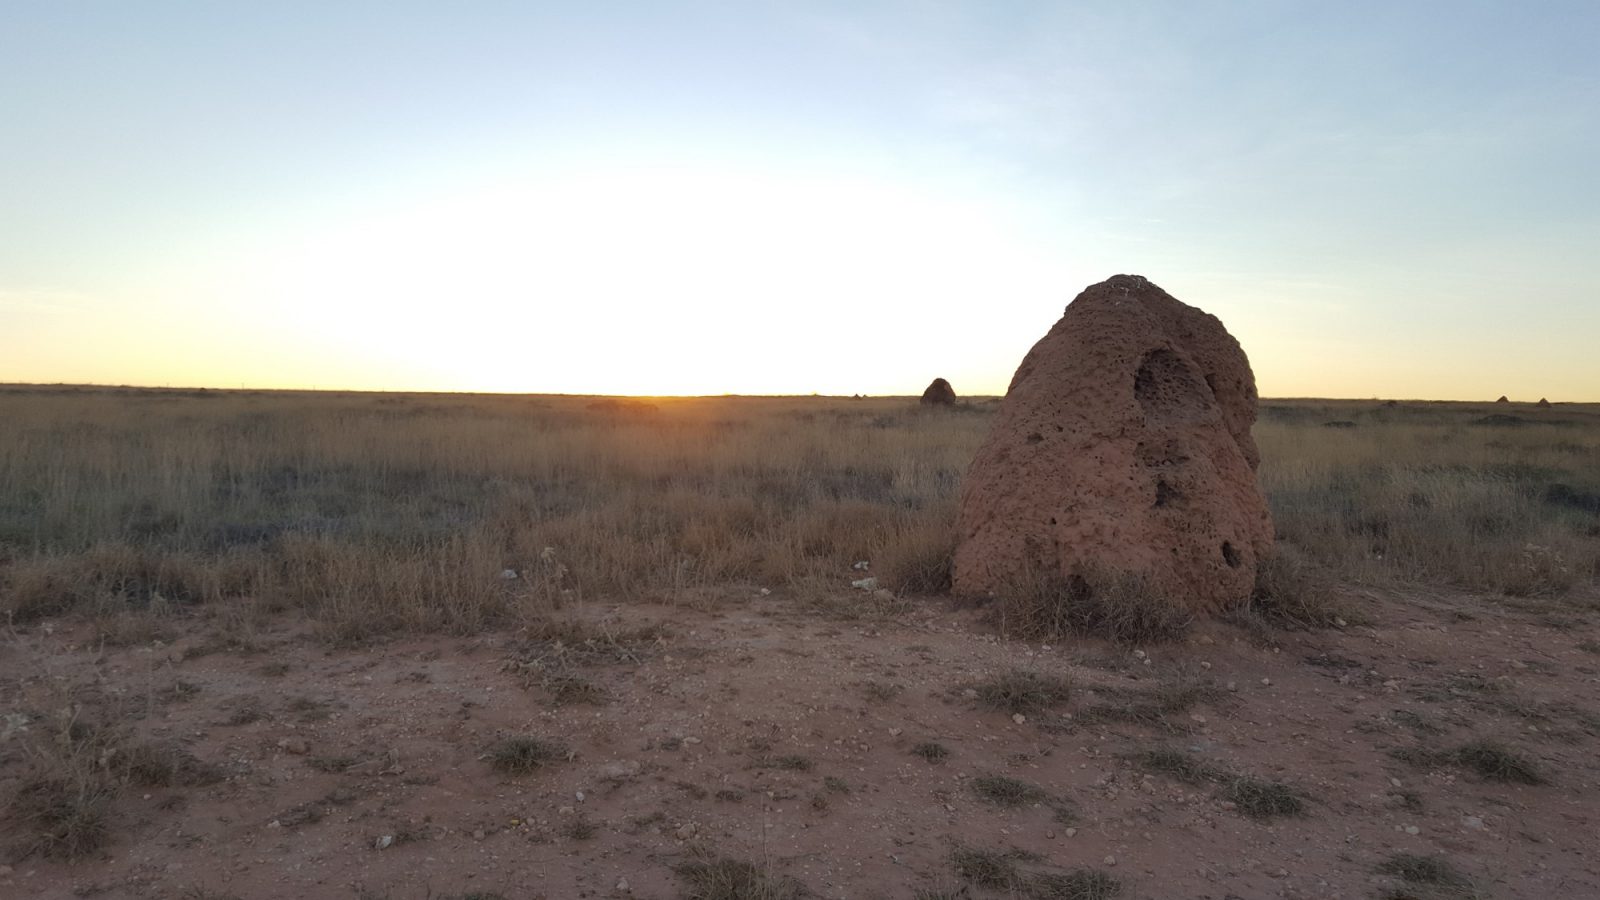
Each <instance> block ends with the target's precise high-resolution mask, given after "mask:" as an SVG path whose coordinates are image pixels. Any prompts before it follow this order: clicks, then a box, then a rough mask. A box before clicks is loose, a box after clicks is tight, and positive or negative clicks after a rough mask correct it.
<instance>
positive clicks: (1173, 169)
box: [0, 2, 1600, 400]
mask: <svg viewBox="0 0 1600 900" xmlns="http://www.w3.org/2000/svg"><path fill="white" fill-rule="evenodd" d="M0 22H3V23H4V24H3V26H0V380H6V381H89V382H111V383H137V384H212V385H219V386H237V385H240V384H247V385H251V386H284V387H301V386H313V385H315V386H321V387H361V388H420V389H440V390H472V389H487V390H528V391H576V392H587V391H595V392H602V391H604V392H629V393H677V392H693V393H699V392H708V393H720V392H785V393H809V392H812V391H822V392H831V393H854V392H857V391H860V392H873V393H882V392H899V393H909V392H915V391H919V390H920V389H921V387H922V386H923V385H925V384H926V383H927V381H928V380H930V379H931V378H932V377H933V376H935V375H943V376H945V377H948V378H950V379H951V381H952V382H954V383H955V385H956V388H957V390H958V391H965V392H974V393H976V392H998V391H1000V390H1002V389H1003V387H1004V385H1005V383H1006V381H1008V380H1009V377H1010V374H1011V371H1012V370H1013V369H1014V368H1015V366H1016V363H1017V362H1018V361H1019V360H1020V358H1021V355H1022V354H1023V353H1024V352H1025V351H1026V350H1027V348H1028V346H1030V345H1031V344H1032V342H1033V341H1034V340H1036V339H1037V338H1038V337H1039V336H1040V335H1042V334H1043V333H1044V331H1045V330H1046V329H1047V328H1048V327H1049V326H1050V324H1052V323H1053V322H1054V320H1055V318H1056V317H1057V316H1059V315H1060V310H1061V307H1062V306H1063V305H1064V304H1065V303H1066V302H1067V301H1068V300H1070V299H1071V298H1072V296H1073V295H1075V294H1076V293H1077V291H1078V290H1081V289H1082V288H1083V287H1084V286H1085V285H1087V284H1089V283H1092V282H1095V281H1099V280H1101V279H1103V278H1105V277H1108V276H1110V275H1112V274H1116V273H1118V272H1136V273H1139V274H1143V275H1146V276H1148V277H1149V278H1151V279H1152V280H1154V281H1156V282H1157V283H1158V284H1161V285H1162V286H1163V287H1165V288H1167V289H1168V290H1169V291H1170V292H1172V293H1173V294H1174V295H1176V296H1178V297H1179V298H1180V299H1183V300H1185V301H1187V302H1190V303H1193V304H1195V305H1198V306H1201V307H1202V308H1205V309H1206V310H1208V311H1210V312H1213V313H1216V314H1217V315H1219V316H1220V317H1222V319H1223V320H1224V322H1225V323H1226V324H1227V325H1228V327H1229V328H1230V330H1232V331H1233V332H1234V334H1235V335H1236V336H1237V337H1239V338H1240V340H1241V342H1242V343H1243V344H1244V346H1245V349H1246V351H1247V352H1248V353H1249V354H1250V356H1251V359H1252V362H1253V363H1254V365H1255V368H1256V371H1257V377H1258V380H1259V381H1260V383H1261V388H1262V391H1263V393H1265V394H1267V395H1278V396H1287V395H1322V396H1413V397H1438V398H1472V397H1489V398H1492V397H1494V396H1497V395H1499V394H1502V393H1507V394H1510V395H1512V396H1513V397H1514V398H1523V399H1536V398H1537V397H1538V396H1549V397H1551V399H1570V400H1577V399H1588V400H1595V399H1600V366H1597V365H1596V364H1595V362H1594V358H1595V356H1594V351H1593V346H1592V345H1593V335H1595V334H1600V296H1597V292H1596V287H1595V286H1596V284H1597V275H1600V261H1597V260H1600V253H1596V252H1595V248H1596V247H1600V212H1597V210H1600V178H1597V177H1596V176H1595V174H1594V171H1595V166H1594V162H1593V159H1594V158H1595V156H1596V150H1597V149H1600V54H1595V53H1594V52H1593V48H1594V47H1596V46H1600V4H1595V3H1561V2H1546V3H1531V4H1529V3H1518V4H1513V3H1483V2H1453V3H1428V2H1411V3H1345V4H1327V3H1297V2H1233V3H1201V2H1186V3H1177V2H1175V3H1126V2H1124V3H1023V2H1015V3H883V4H871V3H721V4H697V3H683V4H667V3H582V4H578V3H574V4H526V3H470V2H469V3H453V4H414V3H398V2H389V3H273V4H221V3H110V2H99V3H93V2H90V3H84V2H75V3H63V2H20V3H19V2H0Z"/></svg>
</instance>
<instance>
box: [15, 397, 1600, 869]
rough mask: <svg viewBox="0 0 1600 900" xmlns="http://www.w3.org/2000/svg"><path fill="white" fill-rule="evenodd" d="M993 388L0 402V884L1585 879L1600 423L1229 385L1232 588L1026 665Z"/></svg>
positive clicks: (1044, 645)
mask: <svg viewBox="0 0 1600 900" xmlns="http://www.w3.org/2000/svg"><path fill="white" fill-rule="evenodd" d="M994 405H995V404H994V402H993V401H992V400H987V399H978V400H974V401H969V402H968V403H967V404H966V405H965V406H963V407H960V408H958V409H956V410H950V411H926V410H922V409H920V408H918V406H917V405H916V404H915V403H914V401H912V400H909V399H905V398H877V399H860V400H851V399H843V398H763V399H751V398H703V399H686V400H655V401H648V402H646V401H624V400H607V399H595V398H578V397H511V396H428V395H405V396H401V395H358V394H296V393H253V392H211V391H204V392H201V391H149V390H137V391H136V390H100V389H76V388H45V387H13V388H0V616H3V617H4V618H3V620H4V621H5V622H6V624H7V625H8V626H9V627H7V628H6V630H5V632H4V640H3V641H0V662H3V663H4V665H0V713H3V714H4V715H0V796H3V797H4V798H5V802H4V803H0V807H3V808H4V810H5V812H4V814H0V894H4V893H5V891H6V890H8V889H10V888H12V887H15V886H17V885H22V884H24V882H28V879H36V880H34V881H31V882H28V886H29V887H30V888H33V889H36V893H35V894H30V895H37V896H49V897H56V896H60V897H68V896H80V895H82V894H83V893H93V892H96V891H99V892H102V893H116V892H117V891H125V892H129V893H137V892H145V893H147V894H149V895H152V896H154V895H158V894H159V895H166V896H174V895H176V896H280V895H283V894H284V893H285V892H288V893H295V894H296V895H297V896H331V894H328V893H326V891H327V890H329V888H328V886H329V885H345V886H349V885H356V886H360V885H367V886H369V887H371V888H372V890H371V891H370V892H359V891H358V895H359V896H394V897H410V896H421V895H422V893H421V892H420V891H417V890H413V888H415V887H416V884H415V880H416V879H415V876H416V875H417V873H419V872H421V873H424V874H426V876H427V877H430V878H433V879H435V880H434V882H433V883H434V884H435V885H443V886H448V888H449V889H450V890H452V891H456V892H462V891H466V892H467V893H447V894H434V893H431V888H429V889H428V890H429V891H430V893H429V894H428V895H429V896H456V895H461V896H506V897H513V896H525V895H527V892H526V890H525V888H526V886H527V885H528V884H532V883H542V882H543V881H545V880H547V879H550V880H551V881H550V883H551V884H554V885H559V887H556V888H552V889H551V890H552V891H553V893H552V894H551V895H552V896H555V895H561V896H576V895H578V894H580V893H583V892H589V893H590V894H592V895H595V896H600V895H606V892H613V889H614V886H615V885H617V884H619V883H621V882H622V881H627V882H628V883H629V884H630V885H631V886H632V887H631V890H632V892H633V893H635V894H636V895H639V896H646V895H648V896H683V897H698V896H713V895H715V896H724V895H726V896H756V895H758V893H759V892H760V891H766V892H768V893H767V895H771V896H787V895H789V894H786V893H784V892H786V891H787V892H790V893H792V892H793V891H797V890H801V888H800V887H799V886H800V885H804V886H805V887H804V889H805V890H812V889H817V888H825V889H827V890H829V891H832V890H833V889H834V888H838V889H839V890H840V891H842V892H850V893H851V895H855V893H861V892H866V893H867V895H871V891H873V890H878V889H880V888H882V887H883V886H885V885H890V884H901V885H902V886H903V887H905V888H906V890H912V889H913V888H914V889H915V890H916V892H917V893H916V894H915V895H916V896H929V897H933V896H967V895H971V896H976V897H985V896H999V895H1010V896H1035V897H1057V896H1071V897H1077V896H1110V895H1111V894H1112V893H1116V892H1117V891H1122V895H1126V896H1177V895H1183V896H1198V895H1201V894H1203V893H1211V894H1213V895H1221V894H1222V893H1223V892H1231V893H1234V894H1236V895H1238V896H1268V895H1275V894H1277V893H1280V892H1281V891H1280V889H1283V890H1287V889H1288V888H1289V887H1294V888H1295V889H1297V890H1300V891H1301V892H1302V893H1305V894H1306V895H1307V896H1311V895H1315V894H1316V893H1317V891H1318V890H1320V888H1319V887H1318V885H1325V884H1327V883H1335V884H1338V883H1356V882H1357V881H1361V882H1364V881H1367V880H1372V879H1378V880H1379V881H1381V882H1382V884H1380V885H1379V887H1384V888H1387V889H1392V890H1391V894H1388V895H1385V896H1390V895H1392V896H1401V895H1402V894H1403V895H1405V896H1411V895H1413V894H1415V893H1417V891H1421V890H1424V889H1426V890H1434V889H1435V888H1438V889H1440V890H1442V889H1443V888H1442V887H1440V885H1441V884H1442V882H1440V883H1435V882H1424V881H1419V879H1426V878H1429V877H1433V876H1432V874H1430V873H1434V872H1435V870H1437V871H1439V872H1447V873H1455V875H1452V876H1451V877H1452V878H1453V879H1454V880H1452V881H1451V882H1450V884H1449V885H1444V887H1450V889H1452V890H1454V889H1456V887H1460V886H1461V885H1466V887H1461V891H1465V890H1468V889H1469V888H1470V890H1473V891H1476V890H1478V887H1479V886H1480V885H1482V886H1485V887H1486V888H1487V887H1488V886H1493V887H1494V888H1495V889H1496V890H1495V893H1494V896H1508V897H1510V896H1553V895H1556V894H1557V893H1559V891H1560V890H1562V889H1568V890H1569V892H1570V889H1571V888H1572V887H1573V886H1574V885H1583V886H1584V888H1583V889H1590V888H1594V887H1595V882H1594V879H1593V877H1592V872H1589V871H1587V870H1586V869H1583V867H1582V866H1580V865H1579V864H1578V863H1575V862H1574V860H1582V859H1583V858H1584V857H1583V856H1582V853H1581V852H1579V851H1578V850H1577V849H1575V848H1577V847H1579V846H1581V842H1582V840H1583V838H1584V837H1585V836H1586V835H1587V834H1588V833H1590V832H1591V831H1592V829H1591V828H1590V826H1591V825H1592V817H1591V816H1589V814H1588V813H1587V812H1586V811H1587V810H1589V809H1594V808H1596V807H1595V806H1594V804H1593V803H1592V802H1590V800H1589V797H1590V795H1591V793H1592V791H1593V790H1594V785H1596V784H1600V781H1597V780H1596V779H1597V774H1596V773H1597V771H1600V770H1597V769H1596V768H1595V765H1594V762H1593V761H1594V759H1595V758H1596V757H1595V755H1594V752H1593V750H1594V745H1595V741H1596V740H1600V714H1597V713H1596V712H1595V710H1596V709H1600V705H1597V704H1600V698H1597V697H1596V695H1595V689H1594V685H1595V679H1594V673H1595V669H1594V659H1595V655H1596V654H1597V653H1600V641H1597V640H1596V634H1595V628H1596V627H1597V625H1600V616H1597V615H1596V613H1597V612H1600V578H1597V574H1600V573H1597V563H1600V408H1595V407H1585V406H1557V407H1555V408H1551V409H1539V408H1535V407H1532V406H1525V405H1514V404H1513V405H1500V404H1440V403H1404V402H1402V403H1395V404H1390V403H1385V402H1380V401H1365V402H1357V401H1350V402H1326V401H1269V402H1267V403H1265V404H1264V405H1263V409H1262V417H1261V421H1260V422H1259V423H1258V425H1257V427H1256V436H1257V438H1258V440H1259V442H1260V444H1261V446H1262V450H1263V458H1264V462H1263V466H1262V471H1261V481H1262V485H1263V487H1264V489H1265V490H1266V492H1267V494H1268V496H1269V498H1270V500H1271V503H1272V506H1273V510H1274V514H1275V517H1276V522H1277V527H1278V530H1279V535H1280V541H1279V548H1280V549H1279V552H1278V555H1277V556H1275V557H1274V558H1273V559H1272V560H1271V562H1270V564H1269V565H1267V566H1265V567H1264V568H1263V572H1262V575H1261V578H1260V579H1259V581H1258V590H1257V597H1256V602H1255V606H1254V609H1253V611H1252V612H1250V613H1246V614H1242V615H1239V616H1234V617H1230V618H1229V619H1227V620H1224V621H1213V622H1194V623H1190V622H1188V621H1187V620H1185V621H1184V622H1182V623H1179V624H1180V625H1181V627H1177V628H1171V629H1168V628H1167V627H1166V625H1165V624H1162V622H1161V621H1158V620H1159V619H1160V617H1159V616H1148V615H1146V613H1148V612H1149V610H1150V609H1153V608H1155V607H1156V606H1158V604H1153V603H1152V602H1151V600H1152V598H1148V597H1141V596H1139V595H1138V589H1137V585H1136V584H1133V583H1132V582H1130V583H1129V585H1127V586H1125V588H1126V589H1125V590H1123V591H1122V592H1121V593H1118V594H1117V595H1116V596H1114V597H1101V598H1099V599H1098V600H1097V601H1096V602H1100V603H1102V604H1104V605H1107V606H1115V607H1117V608H1118V609H1120V610H1123V611H1124V612H1128V613H1129V614H1128V615H1124V616H1122V617H1121V618H1118V617H1115V616H1109V615H1100V614H1099V613H1096V614H1095V615H1089V616H1078V617H1077V618H1078V619H1082V620H1084V621H1091V620H1092V622H1091V624H1092V623H1094V622H1097V623H1098V624H1099V625H1100V626H1102V628H1101V630H1100V631H1097V632H1094V633H1093V634H1091V635H1090V637H1089V638H1088V639H1084V640H1070V641H1058V640H1055V639H1054V636H1052V635H1047V634H1043V633H1041V632H1039V631H1038V630H1033V631H1028V630H1027V629H1025V628H1022V627H1020V626H1016V624H1015V623H1016V621H1017V620H1015V619H1008V618H1007V617H1006V613H1005V611H1006V610H1007V609H1014V608H1021V607H1023V606H1025V604H1026V602H1030V601H1029V598H1027V597H1022V596H1021V595H1020V594H1019V598H1015V599H1009V600H1008V599H1005V598H1003V601H1002V602H1001V603H998V604H994V605H991V606H987V607H981V608H975V607H972V606H970V605H967V604H962V603H952V602H949V601H947V600H946V599H945V598H944V597H942V596H941V595H942V594H943V593H944V592H945V590H946V586H947V583H948V562H949V556H950V551H951V545H952V519H953V515H954V511H955V502H956V497H957V492H958V490H959V487H960V480H961V476H962V473H963V471H964V470H965V468H966V466H967V463H968V460H969V459H970V458H971V457H972V455H973V453H974V451H975V450H976V448H977V446H978V444H979V443H980V442H981V441H982V439H983V437H984V434H985V432H986V430H987V428H988V424H989V418H990V416H991V415H992V414H993V412H994ZM861 560H870V561H871V565H870V570H869V571H870V574H871V575H872V576H874V577H876V578H878V579H879V581H880V583H881V584H882V586H884V587H887V588H890V589H891V590H892V592H893V593H892V594H891V595H884V594H877V593H865V592H861V591H857V590H853V589H851V587H850V582H851V580H853V579H857V578H860V577H862V575H863V573H862V572H861V571H860V570H858V569H857V568H856V564H857V563H858V562H859V561H861ZM508 573H514V575H511V574H508ZM1041 598H1043V599H1045V600H1048V599H1050V598H1049V597H1045V596H1044V595H1041ZM1034 599H1040V598H1034ZM1156 599H1158V598H1156ZM1101 612H1105V611H1104V610H1102V611H1101ZM1065 618H1066V619H1073V618H1074V617H1072V616H1067V617H1065ZM1157 625H1160V627H1157ZM997 626H998V627H999V630H1001V631H1008V630H1009V631H1010V632H1011V634H1010V635H1009V636H1011V637H1020V638H1021V639H1018V640H1006V639H1001V637H1000V636H998V635H996V634H995V631H996V627H997ZM1324 626H1328V627H1324ZM1090 630H1091V631H1093V629H1090ZM1096 635H1098V636H1100V637H1109V638H1112V640H1109V641H1108V640H1100V639H1097V638H1096ZM1156 638H1164V639H1165V640H1164V641H1157V640H1155V639H1156ZM1119 641H1120V642H1119ZM1130 645H1131V646H1130ZM1152 748H1157V749H1152ZM908 823H909V824H910V826H911V827H909V828H908V827H906V826H907V824H908ZM180 834H181V835H182V839H175V836H177V835H180ZM1397 841H1398V843H1397ZM330 848H332V850H331V852H330ZM1490 848H1493V850H1492V852H1491V849H1490ZM485 851H490V852H493V853H497V854H499V856H498V857H497V858H498V859H499V860H500V862H498V863H496V864H494V865H486V866H482V867H480V868H479V869H478V870H477V871H475V872H474V871H468V870H465V869H462V868H461V866H460V864H459V863H460V861H461V860H470V859H482V858H483V856H482V854H483V853H484V852H485ZM262 853H270V854H272V855H273V857H272V858H273V859H274V860H276V863H275V864H274V865H270V866H263V865H261V864H260V859H262V858H264V857H262V856H261V854H262ZM1244 856H1259V858H1260V859H1261V860H1262V864H1261V865H1260V866H1249V865H1247V866H1245V867H1244V868H1240V867H1239V866H1238V865H1236V863H1237V860H1239V859H1241V858H1242V857H1244ZM1392 858H1393V859H1402V862H1403V863H1404V865H1402V864H1401V863H1393V862H1392ZM1196 859H1202V860H1206V861H1207V862H1206V863H1205V865H1203V866H1200V867H1199V868H1198V869H1197V868H1196V866H1195V864H1194V860H1196ZM1486 859H1488V860H1505V862H1504V863H1503V864H1501V863H1498V862H1497V863H1493V864H1489V863H1484V862H1482V860H1486ZM1085 860H1087V861H1091V862H1093V861H1102V860H1103V861H1105V862H1104V866H1105V868H1104V869H1100V868H1093V869H1085V868H1083V867H1082V866H1081V865H1080V863H1082V862H1083V861H1085ZM1111 860H1116V862H1115V863H1113V862H1111ZM1417 860H1422V861H1424V862H1428V866H1431V867H1432V868H1429V867H1425V866H1422V865H1421V864H1420V863H1416V861H1417ZM1113 866H1115V868H1112V867H1113ZM1452 867H1453V868H1452ZM156 871H163V872H166V873H167V874H165V875H154V876H153V875H151V874H150V873H151V872H156ZM1113 876H1114V877H1113ZM907 878H910V879H912V881H911V882H906V881H905V879H907ZM284 879H290V881H292V882H293V888H292V889H291V888H288V887H285V885H286V884H288V883H289V882H286V881H285V880H284ZM1352 879H1354V880H1352ZM952 881H954V883H952ZM1376 883H1377V882H1375V884H1376ZM1416 884H1421V885H1422V886H1421V887H1415V885H1416ZM1452 886H1453V887H1452ZM1552 886H1557V887H1552ZM157 888H159V890H157ZM341 890H343V888H341ZM151 891H155V893H151ZM161 891H164V892H165V893H164V894H161V893H160V892H161ZM363 891H365V889H363ZM485 891H489V892H488V893H485ZM617 891H620V889H617ZM716 891H724V893H723V894H717V893H716ZM727 891H732V892H733V893H726V892H727ZM297 892H298V893H297ZM319 892H322V893H319ZM674 892H676V893H674ZM774 892H775V893H774ZM996 892H999V893H998V894H997V893H996ZM1152 892H1153V893H1152ZM1591 892H1592V891H1591ZM1457 894H1458V895H1464V894H1461V893H1460V891H1458V892H1457ZM338 895H339V896H348V895H349V894H348V892H345V893H340V894H338ZM617 895H621V894H620V893H618V894H617Z"/></svg>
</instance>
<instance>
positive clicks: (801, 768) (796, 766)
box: [756, 753, 813, 772]
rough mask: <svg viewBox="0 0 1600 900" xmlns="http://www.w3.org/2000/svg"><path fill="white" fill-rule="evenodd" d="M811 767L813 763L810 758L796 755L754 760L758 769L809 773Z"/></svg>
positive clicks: (790, 754)
mask: <svg viewBox="0 0 1600 900" xmlns="http://www.w3.org/2000/svg"><path fill="white" fill-rule="evenodd" d="M812 766H813V763H812V762H811V758H810V757H806V756H801V755H799V754H797V753H789V754H785V755H783V756H763V757H761V758H760V759H758V760H756V768H758V769H783V770H784V771H786V772H809V771H811V768H812Z"/></svg>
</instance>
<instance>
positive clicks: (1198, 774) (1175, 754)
mask: <svg viewBox="0 0 1600 900" xmlns="http://www.w3.org/2000/svg"><path fill="white" fill-rule="evenodd" d="M1129 759H1131V760H1132V762H1133V764H1134V765H1136V766H1138V767H1139V768H1141V769H1144V770H1145V771H1147V772H1156V773H1158V774H1161V775H1167V776H1169V777H1172V778H1176V779H1177V780H1179V781H1181V782H1183V783H1185V784H1202V783H1204V782H1207V781H1219V780H1221V779H1222V778H1223V777H1225V775H1224V773H1223V772H1222V771H1221V770H1220V769H1218V768H1216V767H1215V766H1212V765H1209V764H1207V763H1205V762H1202V761H1200V760H1198V759H1195V758H1194V756H1192V755H1191V754H1188V753H1185V752H1183V751H1182V750H1173V749H1171V748H1167V747H1158V748H1156V749H1154V750H1141V751H1139V752H1138V753H1134V754H1132V755H1131V756H1130V757H1129Z"/></svg>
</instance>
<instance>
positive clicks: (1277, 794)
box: [1222, 777, 1305, 819]
mask: <svg viewBox="0 0 1600 900" xmlns="http://www.w3.org/2000/svg"><path fill="white" fill-rule="evenodd" d="M1222 798H1223V799H1224V800H1227V801H1230V802H1231V803H1233V804H1234V806H1235V807H1236V808H1237V809H1238V810H1239V812H1241V813H1244V814H1245V815H1247V816H1249V817H1250V818H1252V819H1269V818H1272V817H1273V816H1298V815H1300V814H1301V813H1303V812H1305V802H1304V801H1303V800H1301V799H1300V795H1299V794H1297V793H1295V791H1294V790H1293V789H1291V788H1290V787H1288V786H1287V785H1283V784H1279V783H1278V782H1275V781H1262V780H1260V779H1258V778H1248V777H1244V778H1235V779H1234V780H1232V781H1230V782H1228V785H1227V787H1225V788H1223V791H1222Z"/></svg>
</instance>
